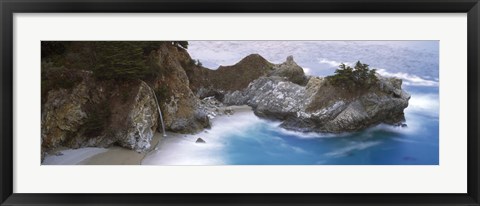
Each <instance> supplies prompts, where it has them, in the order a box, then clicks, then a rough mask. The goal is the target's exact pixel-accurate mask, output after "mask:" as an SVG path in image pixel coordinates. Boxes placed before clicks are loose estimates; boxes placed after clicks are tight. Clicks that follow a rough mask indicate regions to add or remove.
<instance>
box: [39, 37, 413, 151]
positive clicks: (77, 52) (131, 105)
mask: <svg viewBox="0 0 480 206" xmlns="http://www.w3.org/2000/svg"><path fill="white" fill-rule="evenodd" d="M47 43H48V42H47ZM180 45H184V46H186V45H187V44H184V43H182V44H180ZM377 76H378V75H377ZM401 85H402V81H401V80H400V79H395V78H383V77H381V76H378V82H376V83H375V85H374V86H370V87H368V88H362V89H353V90H349V89H345V88H342V87H339V86H338V85H334V84H332V82H331V81H329V80H328V78H322V77H309V76H306V75H305V73H304V71H303V69H302V68H301V67H300V66H299V65H297V63H295V61H294V59H293V57H291V56H290V57H287V59H286V61H285V62H284V63H281V64H273V63H270V62H268V61H267V60H265V59H264V58H263V57H261V56H260V55H258V54H252V55H249V56H247V57H245V58H244V59H242V60H241V61H240V62H238V63H237V64H235V65H232V66H221V67H219V68H218V69H217V70H210V69H207V68H204V67H202V66H201V65H200V64H198V62H196V61H194V60H192V59H191V57H190V55H189V54H188V52H187V50H186V49H185V48H184V47H183V46H179V44H178V43H172V42H67V43H63V42H52V43H49V44H46V46H45V47H44V43H43V42H42V99H41V103H42V119H41V124H42V127H41V140H42V154H43V153H45V152H48V151H51V150H53V149H55V148H57V147H60V146H64V147H70V148H78V147H87V146H96V147H98V146H100V147H107V146H110V145H114V144H115V145H120V146H122V147H125V148H129V149H132V150H136V151H138V152H144V151H147V150H149V149H150V148H151V145H150V144H151V140H152V137H153V135H154V133H155V131H157V129H158V128H160V126H159V119H158V118H159V114H158V111H157V103H156V101H155V96H154V95H156V96H157V97H158V104H159V106H160V108H161V111H162V113H163V117H164V122H165V127H166V129H167V130H169V131H173V132H178V133H195V132H198V131H200V130H202V129H204V128H208V127H209V126H210V122H209V117H208V115H210V116H215V115H214V114H218V113H224V114H230V112H229V110H228V109H226V110H224V111H220V109H218V105H221V106H223V104H225V105H245V104H246V105H250V106H252V107H253V109H254V112H255V114H256V115H258V116H260V117H264V118H271V119H276V120H280V121H282V124H281V126H282V127H284V128H287V129H291V130H298V131H316V132H344V131H356V130H360V129H363V128H367V127H370V126H372V125H376V124H379V123H387V124H398V123H401V122H403V121H404V115H403V110H404V109H405V108H406V107H407V106H408V100H409V98H410V96H409V95H408V94H407V93H406V92H405V91H404V90H402V88H401ZM209 96H214V97H215V98H216V99H217V100H214V99H212V98H211V97H210V98H205V97H209ZM200 99H203V100H202V101H200ZM212 105H214V106H212Z"/></svg>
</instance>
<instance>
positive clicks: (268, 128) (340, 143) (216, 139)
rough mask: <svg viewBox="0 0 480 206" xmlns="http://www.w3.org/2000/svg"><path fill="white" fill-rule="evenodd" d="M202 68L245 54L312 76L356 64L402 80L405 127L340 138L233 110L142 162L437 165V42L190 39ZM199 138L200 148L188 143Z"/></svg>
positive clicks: (166, 144) (169, 142) (174, 139)
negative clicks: (290, 63)
mask: <svg viewBox="0 0 480 206" xmlns="http://www.w3.org/2000/svg"><path fill="white" fill-rule="evenodd" d="M189 43H190V45H189V52H190V54H191V55H192V57H193V58H195V59H200V60H201V61H202V62H203V64H204V65H206V66H207V67H210V68H216V67H217V66H218V65H231V64H234V63H236V62H238V61H239V60H240V59H241V58H243V57H245V56H246V55H248V54H251V53H259V54H261V55H262V56H264V57H265V58H266V59H267V60H269V61H272V62H275V63H280V62H282V61H284V59H285V58H286V57H287V56H288V55H293V56H294V59H295V61H296V62H297V63H298V64H299V65H300V66H302V67H303V68H304V70H305V72H306V73H308V74H310V75H315V76H325V75H330V74H332V73H333V71H334V70H335V68H336V67H337V66H338V65H339V64H340V63H341V62H344V63H352V62H355V61H357V60H361V61H362V62H364V63H367V64H369V65H370V66H371V67H372V68H376V69H377V71H378V72H379V73H380V74H382V75H384V76H394V77H398V78H401V79H403V88H404V89H405V90H406V91H407V92H408V93H410V94H411V99H410V101H409V106H408V108H407V109H405V118H406V124H407V125H408V126H407V127H393V126H388V125H377V126H375V127H372V128H369V129H366V130H363V131H360V132H356V133H348V134H318V133H298V132H292V131H287V130H285V129H282V128H280V127H279V126H278V125H279V124H280V123H279V122H272V121H268V120H264V119H260V118H258V117H256V116H255V115H254V114H253V112H251V111H249V112H241V113H238V114H235V115H234V116H230V117H225V116H223V117H218V118H217V121H215V122H214V124H213V126H212V129H210V130H206V131H205V132H202V133H200V134H195V135H186V136H182V137H181V138H178V137H169V138H167V139H166V140H165V141H164V142H163V146H161V148H160V149H159V150H158V151H156V152H154V153H152V154H150V155H149V156H148V157H147V158H145V159H144V161H143V164H161V165H224V164H227V165H317V164H320V165H438V164H439V99H438V96H439V95H438V94H439V74H438V66H439V59H438V58H439V54H438V53H439V42H438V41H317V42H302V41H257V42H255V41H247V42H244V41H240V42H238V41H237V42H224V41H218V42H215V41H190V42H189ZM198 137H202V138H203V139H205V140H206V142H207V143H206V144H195V143H194V141H195V139H196V138H198Z"/></svg>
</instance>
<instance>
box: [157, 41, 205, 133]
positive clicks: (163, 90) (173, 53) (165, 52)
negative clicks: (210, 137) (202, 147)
mask: <svg viewBox="0 0 480 206" xmlns="http://www.w3.org/2000/svg"><path fill="white" fill-rule="evenodd" d="M150 56H151V57H152V60H153V62H154V65H156V66H158V67H159V68H158V70H161V71H162V72H161V74H160V75H159V76H158V77H157V78H156V79H154V80H152V81H151V82H152V84H153V85H154V89H155V91H156V92H157V94H159V95H158V96H159V102H160V108H161V109H162V111H163V117H164V121H165V127H166V129H167V130H169V131H173V132H179V133H195V132H198V131H200V130H202V129H204V128H208V127H210V122H209V119H208V117H207V114H206V113H205V112H204V111H203V110H202V109H200V108H199V106H200V100H199V99H198V98H197V97H196V96H195V95H194V93H193V92H192V90H191V89H190V81H189V79H188V76H187V73H186V70H189V69H191V68H192V67H194V66H195V65H194V64H192V63H191V62H192V61H193V60H192V59H191V58H190V55H189V54H188V52H187V51H186V50H185V49H181V48H178V47H175V46H172V45H169V44H162V45H161V46H160V47H159V48H157V49H156V50H155V51H153V52H152V53H151V54H150Z"/></svg>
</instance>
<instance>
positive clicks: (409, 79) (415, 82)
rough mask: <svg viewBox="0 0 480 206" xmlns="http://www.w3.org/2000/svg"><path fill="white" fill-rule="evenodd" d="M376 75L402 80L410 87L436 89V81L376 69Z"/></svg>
mask: <svg viewBox="0 0 480 206" xmlns="http://www.w3.org/2000/svg"><path fill="white" fill-rule="evenodd" d="M377 73H378V74H380V75H382V76H384V77H397V78H400V79H402V80H404V82H403V83H404V84H405V85H412V86H429V87H438V82H437V81H432V80H427V79H423V78H421V77H419V76H417V75H413V74H407V73H403V72H396V73H392V72H388V71H387V70H385V69H377Z"/></svg>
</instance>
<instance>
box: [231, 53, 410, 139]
mask: <svg viewBox="0 0 480 206" xmlns="http://www.w3.org/2000/svg"><path fill="white" fill-rule="evenodd" d="M298 69H301V67H299V66H298V65H297V64H296V63H294V61H293V59H292V58H290V57H289V58H288V59H287V61H286V62H285V63H283V64H280V65H276V66H275V67H274V71H273V72H272V73H271V74H269V75H268V76H264V77H260V78H258V79H256V80H254V81H253V82H252V83H251V84H249V85H248V87H247V88H245V89H242V90H237V91H234V92H228V93H226V94H225V95H224V98H223V102H224V103H225V104H227V105H242V104H247V105H250V106H252V108H253V110H254V112H255V114H256V115H257V116H260V117H263V118H269V119H275V120H280V121H282V124H281V126H282V127H284V128H287V129H290V130H297V131H303V132H312V131H314V132H334V133H338V132H349V131H357V130H361V129H365V128H368V127H371V126H374V125H376V124H380V123H386V124H398V123H401V122H403V121H405V118H404V113H403V110H404V109H405V108H406V107H407V106H408V100H409V99H410V95H409V94H408V93H406V92H405V91H403V90H402V88H401V85H402V81H401V80H400V79H396V78H383V77H381V76H378V82H377V83H376V84H375V85H372V86H371V87H369V88H364V87H358V88H350V89H345V88H342V87H339V86H335V85H333V84H332V83H331V82H330V81H329V80H328V79H327V78H322V77H310V78H306V77H302V76H303V72H298ZM282 70H283V71H282ZM302 70H303V69H302ZM285 71H288V72H285ZM295 73H297V75H285V74H295ZM305 82H306V83H305Z"/></svg>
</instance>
